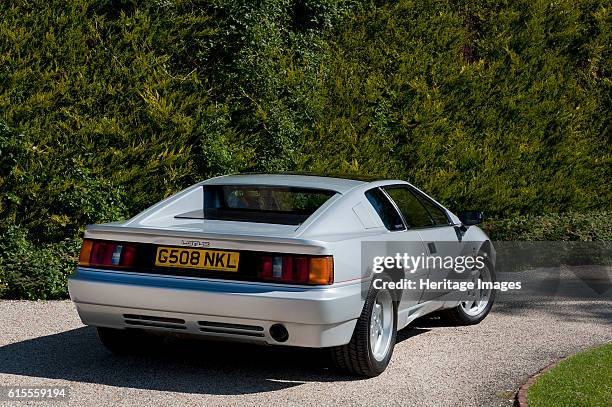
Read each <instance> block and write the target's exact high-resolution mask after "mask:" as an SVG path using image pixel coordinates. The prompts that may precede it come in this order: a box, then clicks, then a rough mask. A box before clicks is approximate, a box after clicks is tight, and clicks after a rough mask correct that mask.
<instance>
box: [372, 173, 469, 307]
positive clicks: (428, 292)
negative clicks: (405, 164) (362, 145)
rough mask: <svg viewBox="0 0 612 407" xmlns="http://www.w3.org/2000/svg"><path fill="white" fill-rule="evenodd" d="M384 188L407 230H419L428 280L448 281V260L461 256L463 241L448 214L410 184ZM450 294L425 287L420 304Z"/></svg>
mask: <svg viewBox="0 0 612 407" xmlns="http://www.w3.org/2000/svg"><path fill="white" fill-rule="evenodd" d="M384 189H385V191H386V192H387V194H388V195H389V196H390V197H391V199H392V200H393V201H394V203H395V204H396V205H397V207H398V208H399V209H400V212H401V214H402V215H403V217H404V220H405V222H406V224H407V227H408V228H409V229H408V230H412V231H416V232H417V233H418V234H419V236H420V237H421V240H422V241H423V245H424V248H425V250H424V255H425V257H426V260H427V262H426V269H427V273H426V278H425V280H429V281H430V282H441V281H444V279H447V278H449V277H450V276H451V275H452V274H453V269H452V268H449V267H448V265H449V262H448V259H449V258H452V259H455V258H457V256H459V255H460V254H461V242H460V241H459V239H458V236H457V233H456V232H455V228H454V226H453V225H452V223H451V221H450V219H449V217H448V215H447V213H446V211H445V210H444V209H443V208H441V207H440V206H439V205H437V204H436V203H435V202H433V200H431V199H429V198H428V197H427V196H425V195H424V194H422V193H421V192H420V191H418V190H416V189H415V188H413V187H411V186H410V185H405V184H401V185H392V186H387V187H385V188H384ZM448 292H449V290H446V289H437V288H436V289H431V288H425V289H423V290H422V293H421V298H420V300H419V302H425V301H431V300H434V299H436V298H438V297H440V296H443V295H445V294H447V293H448Z"/></svg>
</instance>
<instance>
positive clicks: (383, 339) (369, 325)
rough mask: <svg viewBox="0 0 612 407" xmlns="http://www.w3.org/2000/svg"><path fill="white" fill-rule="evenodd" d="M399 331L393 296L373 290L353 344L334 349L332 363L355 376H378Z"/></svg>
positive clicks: (354, 333) (358, 321)
mask: <svg viewBox="0 0 612 407" xmlns="http://www.w3.org/2000/svg"><path fill="white" fill-rule="evenodd" d="M386 280H388V279H386ZM388 281H390V280H388ZM396 331H397V307H396V303H395V301H394V300H393V295H392V293H391V292H390V291H389V290H388V289H381V290H376V289H374V287H372V288H370V291H369V292H368V296H367V298H366V301H365V305H364V307H363V310H362V311H361V315H360V317H359V319H358V320H357V325H356V326H355V331H354V332H353V336H352V338H351V341H350V342H349V343H348V344H346V345H343V346H336V347H333V348H331V356H332V362H333V363H334V365H335V366H336V367H337V368H339V369H341V370H344V371H348V372H350V373H353V374H358V375H362V376H368V377H374V376H378V375H379V374H381V373H382V372H383V371H384V370H385V369H386V368H387V365H388V364H389V360H391V355H392V354H393V348H394V347H395V337H396Z"/></svg>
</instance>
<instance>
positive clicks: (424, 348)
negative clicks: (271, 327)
mask: <svg viewBox="0 0 612 407" xmlns="http://www.w3.org/2000/svg"><path fill="white" fill-rule="evenodd" d="M606 274H607V276H608V277H609V275H610V274H609V270H608V272H607V273H606ZM608 281H609V278H608ZM565 282H566V283H567V284H566V285H565V287H567V290H565V291H566V292H563V290H561V291H560V293H559V294H558V295H556V296H555V297H554V298H552V297H546V298H535V297H534V298H530V299H527V298H525V297H524V296H523V294H522V293H519V294H515V295H514V296H510V295H506V296H502V298H500V302H499V303H498V304H496V306H495V308H494V310H493V312H492V313H491V314H490V315H489V317H488V318H487V319H486V320H485V321H484V322H482V323H481V324H480V325H477V326H472V327H459V328H456V327H446V326H442V325H441V324H440V322H439V321H437V320H435V319H430V320H424V321H419V323H418V324H416V326H415V327H412V328H408V329H405V330H403V331H400V333H399V334H398V344H397V346H396V348H395V353H394V355H393V359H392V361H391V364H390V365H389V368H388V369H387V371H386V372H385V373H383V374H382V375H381V376H379V377H377V378H373V379H368V380H364V379H356V378H353V377H350V376H342V375H338V374H337V373H335V372H333V371H330V370H329V369H328V368H327V367H326V361H325V358H324V357H323V356H324V355H322V354H321V352H319V351H317V350H308V349H287V348H275V347H260V346H253V345H235V344H234V345H231V344H224V343H220V342H207V341H206V342H204V341H194V342H178V343H174V344H172V345H171V346H169V350H168V351H167V352H164V353H163V354H161V353H160V354H159V355H150V356H133V357H126V358H117V357H114V356H112V355H110V354H109V353H107V352H105V351H104V350H103V348H102V347H101V346H100V345H99V344H98V342H97V339H96V334H95V330H94V329H92V328H89V327H84V326H83V325H82V324H81V323H80V320H79V319H78V316H77V314H76V312H75V310H74V308H73V305H72V304H71V303H70V302H69V301H53V302H29V301H0V315H1V319H0V386H1V385H11V386H49V385H58V386H59V385H61V386H68V387H69V391H70V404H71V405H75V406H81V405H164V406H165V405H173V404H176V405H240V406H243V405H264V404H275V405H279V404H281V405H296V406H298V405H299V406H304V405H317V406H319V405H330V404H331V405H340V404H343V405H375V404H382V405H401V406H474V405H486V406H511V405H512V403H513V400H512V399H513V397H514V394H515V392H516V391H517V389H518V387H519V386H520V385H521V384H522V382H523V381H524V380H526V378H527V377H528V376H529V375H530V374H532V373H534V372H536V371H538V370H539V369H540V368H542V367H543V366H545V365H547V364H548V363H549V362H551V361H553V360H555V359H556V358H558V357H561V356H565V355H568V354H571V353H574V352H577V351H579V350H582V349H585V348H588V347H590V346H593V345H598V344H602V343H606V342H612V313H611V308H610V305H611V304H612V302H611V301H610V300H611V291H612V290H610V289H608V290H607V291H606V292H604V293H595V292H593V291H592V290H589V289H585V290H583V291H584V292H585V294H584V295H582V294H581V291H580V290H579V289H578V288H577V287H582V285H584V284H583V283H582V282H580V281H579V282H576V281H575V279H574V278H573V276H572V275H571V273H570V275H569V276H566V277H565ZM582 288H584V287H582ZM0 404H1V403H0ZM26 404H27V403H26V402H21V403H18V404H13V405H26ZM32 404H33V405H41V403H32ZM54 405H58V404H57V403H55V404H54Z"/></svg>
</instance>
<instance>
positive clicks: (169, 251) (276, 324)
mask: <svg viewBox="0 0 612 407" xmlns="http://www.w3.org/2000/svg"><path fill="white" fill-rule="evenodd" d="M224 187H226V188H225V189H223V188H221V187H219V186H209V187H208V188H207V187H206V186H203V187H202V188H199V187H198V188H194V189H193V190H191V191H190V192H189V193H188V194H187V195H182V198H181V196H179V197H178V198H180V199H178V200H177V199H174V200H170V201H168V202H166V204H165V205H162V206H161V207H154V209H153V210H150V212H152V213H153V215H151V214H149V215H146V214H145V215H146V216H141V215H139V216H140V217H137V218H138V219H139V220H138V223H135V222H134V220H132V221H128V222H125V223H123V224H109V225H96V226H92V227H90V228H88V229H87V231H86V233H85V238H84V241H83V246H82V250H81V255H80V261H79V266H78V267H77V270H76V272H75V273H74V274H73V275H72V276H71V277H70V279H69V291H70V296H71V298H72V300H73V301H74V303H75V305H76V308H77V310H78V313H79V315H80V317H81V319H82V321H83V323H84V324H86V325H92V326H96V327H105V328H115V329H122V330H124V329H146V330H152V331H161V332H178V333H187V334H195V335H203V336H209V337H221V338H224V339H228V340H246V341H254V342H260V343H267V344H282V345H292V346H306V347H327V346H336V345H341V344H344V343H347V342H348V341H349V340H350V337H351V334H352V332H353V329H354V326H355V320H356V318H357V317H358V315H359V310H360V301H361V300H360V291H359V290H360V286H359V285H358V284H345V283H338V282H336V281H334V265H335V259H334V248H333V246H329V245H328V244H327V243H326V242H323V241H313V240H308V239H304V238H300V237H299V236H298V233H297V232H296V231H297V230H298V229H299V228H300V226H301V225H303V224H304V223H306V222H309V221H312V217H313V216H315V217H316V214H317V213H319V212H321V211H324V210H325V209H326V207H327V206H329V205H331V204H332V203H331V202H329V201H330V200H331V201H333V199H336V198H337V197H335V195H336V193H335V192H333V191H332V192H329V191H323V192H321V191H320V190H310V189H308V188H293V187H291V188H289V187H286V186H284V187H265V188H262V187H261V186H252V185H251V186H229V187H227V186H224ZM198 195H201V197H198ZM189 196H191V203H190V204H186V202H189ZM177 202H182V203H180V205H179V204H177ZM266 202H267V203H266ZM270 202H272V203H271V204H270ZM270 205H271V206H270ZM173 207H174V208H175V209H172V208H173ZM168 208H170V210H168ZM176 208H179V209H181V210H180V211H177V210H176ZM172 211H174V213H172ZM317 211H319V212H317ZM169 213H170V215H169Z"/></svg>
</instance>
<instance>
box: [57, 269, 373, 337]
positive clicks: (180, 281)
mask: <svg viewBox="0 0 612 407" xmlns="http://www.w3.org/2000/svg"><path fill="white" fill-rule="evenodd" d="M68 288H69V291H70V297H71V298H72V300H73V301H74V303H75V305H76V308H77V311H78V313H79V316H80V317H81V320H82V321H83V323H84V324H86V325H93V326H104V327H112V328H130V327H131V328H134V327H138V328H146V329H151V330H160V331H172V332H182V333H191V334H197V335H205V336H216V337H222V338H226V339H229V340H247V341H255V342H261V343H268V344H278V345H290V346H306V347H327V346H336V345H342V344H345V343H348V342H349V340H350V338H351V335H352V333H353V330H354V327H355V323H356V319H357V318H358V317H359V314H360V313H361V307H362V305H363V302H362V301H361V298H360V284H351V285H345V286H341V287H328V288H318V287H316V288H315V287H312V288H311V287H306V288H305V287H291V286H277V285H273V284H264V283H251V282H229V281H217V280H205V279H197V278H183V277H170V276H157V275H155V276H154V275H146V274H136V273H126V272H115V271H104V270H95V269H90V268H77V271H76V273H75V274H73V275H72V276H71V277H70V279H69V282H68ZM274 324H282V325H283V326H285V328H286V329H287V331H288V332H289V338H288V340H287V341H286V342H282V343H279V342H277V341H275V340H274V339H273V338H272V337H271V336H270V330H269V329H270V327H271V326H272V325H274Z"/></svg>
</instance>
